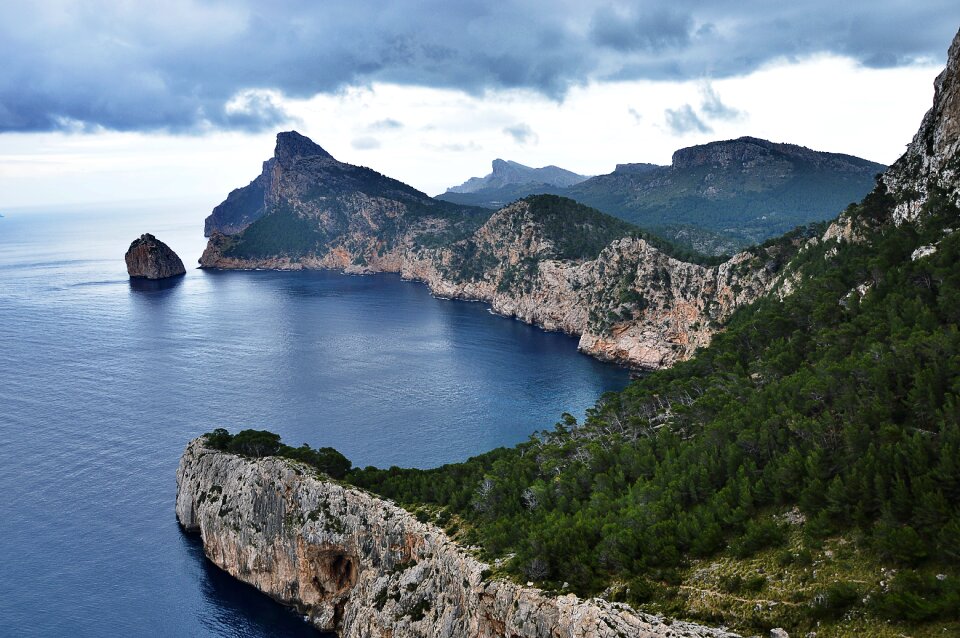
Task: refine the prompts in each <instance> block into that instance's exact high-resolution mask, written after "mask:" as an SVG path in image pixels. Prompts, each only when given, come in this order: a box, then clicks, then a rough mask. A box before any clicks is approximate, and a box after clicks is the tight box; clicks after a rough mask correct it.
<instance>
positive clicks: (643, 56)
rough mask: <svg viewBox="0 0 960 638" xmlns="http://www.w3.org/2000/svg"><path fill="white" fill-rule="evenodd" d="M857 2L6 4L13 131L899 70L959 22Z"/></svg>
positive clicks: (3, 45)
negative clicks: (820, 66)
mask: <svg viewBox="0 0 960 638" xmlns="http://www.w3.org/2000/svg"><path fill="white" fill-rule="evenodd" d="M848 4H849V5H850V6H846V5H844V4H842V3H836V2H827V1H826V0H809V1H807V2H794V3H770V2H766V1H765V0H745V1H737V2H734V1H733V0H718V1H717V2H712V3H702V2H698V1H695V0H671V1H670V2H666V1H663V0H657V1H654V2H646V3H644V8H643V9H642V10H636V9H632V8H630V6H627V5H620V4H616V3H610V2H584V1H582V0H581V1H576V2H574V1H572V0H555V1H551V2H529V1H524V0H504V1H503V2H496V3H493V2H489V1H488V0H462V1H460V2H446V1H443V2H441V1H439V0H426V1H421V2H411V1H398V2H392V3H382V2H374V1H372V0H350V1H349V2H348V1H345V0H331V1H329V2H323V3H317V2H314V1H312V0H278V1H277V2H272V3H262V2H255V1H254V0H238V1H231V2H227V1H225V0H165V1H163V2H159V1H154V0H146V1H143V2H132V3H116V2H107V1H101V2H98V1H96V0H86V1H82V0H56V1H50V2H42V3H30V2H21V3H13V2H9V3H2V5H0V57H2V59H3V60H4V64H3V65H2V67H0V132H2V131H50V130H89V129H100V128H105V129H113V130H164V131H169V132H173V133H202V132H204V131H208V130H211V129H239V130H247V131H257V130H265V129H271V128H275V127H277V126H279V125H281V124H283V123H285V122H289V121H290V117H289V114H287V113H286V112H285V111H284V110H283V107H282V98H284V97H287V98H308V97H310V96H313V95H316V94H318V93H329V92H335V91H338V90H341V89H343V88H344V87H348V86H363V85H367V84H370V83H372V82H391V83H397V84H403V85H415V86H428V87H442V88H454V89H459V90H463V91H466V92H469V93H471V94H482V93H483V92H484V91H487V90H495V89H509V88H524V89H531V90H534V91H537V92H539V93H541V94H543V95H546V96H549V97H551V98H554V99H562V98H563V96H564V95H565V93H566V92H567V91H568V90H569V89H570V88H571V87H573V86H578V85H583V84H585V83H587V82H591V81H592V82H603V81H608V80H623V79H654V80H658V79H659V80H688V79H698V78H704V77H712V78H722V77H729V76H736V75H742V74H746V73H749V72H751V71H753V70H755V69H757V68H758V67H760V66H761V65H763V64H765V63H768V62H770V61H772V60H776V59H787V60H790V59H797V58H800V57H803V56H806V55H812V54H817V53H831V54H838V55H843V56H848V57H850V58H852V59H854V60H856V61H857V62H858V63H860V64H861V65H865V66H870V67H889V66H899V65H906V64H911V63H915V62H917V61H927V60H937V61H942V60H943V59H944V55H945V51H946V47H947V44H948V43H949V41H950V39H951V37H952V36H953V34H954V32H955V31H956V29H957V27H958V26H960V5H958V4H957V3H956V0H929V1H926V2H919V3H909V4H905V3H903V2H899V1H898V0H876V1H875V2H871V3H848ZM631 6H632V5H631ZM721 106H722V105H721ZM719 113H720V112H719V111H718V115H719ZM684 115H685V114H682V113H681V114H680V117H683V116H684Z"/></svg>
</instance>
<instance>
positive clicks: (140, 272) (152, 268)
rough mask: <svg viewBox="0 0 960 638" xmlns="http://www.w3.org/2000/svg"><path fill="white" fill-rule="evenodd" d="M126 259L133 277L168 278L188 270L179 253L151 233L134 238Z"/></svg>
mask: <svg viewBox="0 0 960 638" xmlns="http://www.w3.org/2000/svg"><path fill="white" fill-rule="evenodd" d="M124 259H125V260H126V262H127V274H129V275H130V276H131V277H139V278H144V279H166V278H167V277H177V276H179V275H184V274H186V272H187V271H186V269H185V268H184V267H183V262H182V261H181V260H180V257H178V256H177V253H175V252H173V249H172V248H170V247H169V246H167V245H166V244H165V243H163V242H162V241H160V240H159V239H157V238H156V237H154V236H153V235H151V234H150V233H145V234H143V235H140V237H139V239H135V240H133V243H131V244H130V248H129V249H127V254H126V255H124Z"/></svg>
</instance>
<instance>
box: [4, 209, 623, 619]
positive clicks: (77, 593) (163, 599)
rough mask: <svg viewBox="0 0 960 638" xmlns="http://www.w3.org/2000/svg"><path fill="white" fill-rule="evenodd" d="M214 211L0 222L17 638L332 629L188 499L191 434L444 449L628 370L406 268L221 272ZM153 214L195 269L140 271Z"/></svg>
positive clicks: (614, 381) (586, 396)
mask: <svg viewBox="0 0 960 638" xmlns="http://www.w3.org/2000/svg"><path fill="white" fill-rule="evenodd" d="M205 213H206V211H204V210H201V209H199V208H197V207H189V206H187V207H177V206H170V205H164V204H137V205H130V206H127V207H125V208H124V209H123V210H117V209H116V208H115V207H105V206H99V207H86V208H76V209H72V210H58V211H48V212H37V211H19V212H18V211H4V214H5V215H6V217H4V218H2V219H0V437H2V438H0V635H3V636H317V634H316V633H315V632H313V631H312V630H311V629H310V628H309V627H308V626H307V625H306V624H305V623H303V622H302V620H301V619H300V618H299V617H297V616H296V615H294V614H293V613H291V612H289V611H287V610H286V609H285V608H283V607H281V606H280V605H278V604H276V603H274V602H273V601H272V600H270V599H268V598H267V597H265V596H263V595H261V594H259V593H258V592H256V591H255V590H253V589H252V588H250V587H247V586H245V585H242V584H239V583H237V582H235V581H233V580H232V579H231V578H230V577H228V576H226V575H225V574H223V573H222V572H220V571H219V570H218V569H217V568H215V567H213V566H212V565H211V564H210V563H209V562H208V561H207V560H206V559H205V558H204V556H203V551H202V548H201V547H200V545H199V541H198V539H197V538H195V537H192V536H189V535H185V534H183V533H182V532H181V531H180V529H179V527H178V525H177V523H176V519H175V516H174V496H175V488H176V482H175V472H176V467H177V462H178V460H179V457H180V454H181V453H182V451H183V448H184V446H185V445H186V443H187V441H188V440H190V439H191V438H193V437H195V436H197V435H199V434H201V433H203V432H207V431H210V430H212V429H213V428H215V427H226V428H228V429H230V430H231V431H237V430H239V429H243V428H251V427H252V428H265V429H270V430H273V431H276V432H279V433H280V434H281V435H282V436H283V438H284V440H285V441H286V442H288V443H291V444H294V445H297V444H300V443H303V442H306V443H310V444H311V445H313V446H315V447H316V446H333V447H336V448H337V449H339V450H340V451H341V452H343V453H344V454H345V455H347V457H348V458H350V459H351V461H353V463H354V465H358V466H366V465H376V466H380V467H387V466H391V465H400V466H414V467H433V466H437V465H441V464H443V463H449V462H454V461H459V460H463V459H466V458H468V457H470V456H472V455H475V454H478V453H481V452H484V451H487V450H490V449H492V448H495V447H498V446H503V445H512V444H514V443H517V442H519V441H523V440H525V439H526V438H527V437H528V436H529V435H530V434H531V433H532V432H534V431H536V430H540V429H544V428H550V427H552V425H553V424H554V423H555V422H556V421H557V420H558V419H559V417H560V415H561V413H562V412H564V411H568V412H571V413H573V414H575V415H582V414H583V412H584V411H585V409H586V408H587V407H589V406H590V405H592V404H593V402H594V401H595V400H596V399H597V398H598V397H599V396H600V395H601V394H602V393H603V392H605V391H608V390H615V389H619V388H622V387H623V386H624V385H625V384H626V382H627V378H628V375H627V373H626V371H624V370H622V369H620V368H617V367H614V366H611V365H607V364H602V363H599V362H597V361H595V360H593V359H591V358H589V357H587V356H585V355H582V354H579V353H577V351H576V340H575V339H573V338H571V337H569V336H565V335H562V334H556V333H547V332H544V331H542V330H539V329H537V328H534V327H531V326H528V325H524V324H522V323H520V322H518V321H514V320H511V319H506V318H503V317H498V316H495V315H493V314H491V313H490V312H489V310H488V308H487V306H486V305H484V304H480V303H469V302H462V301H448V300H440V299H435V298H433V297H431V296H430V294H429V291H428V290H427V288H426V287H425V286H423V285H422V284H419V283H414V282H407V281H403V280H401V279H400V278H399V277H398V276H395V275H374V276H364V277H357V276H345V275H341V274H337V273H332V272H299V273H284V272H265V271H252V272H207V271H201V270H196V269H193V265H194V264H196V260H197V258H198V257H199V255H200V252H201V251H202V249H203V245H204V239H203V237H202V228H203V217H204V215H205ZM144 232H151V233H153V234H155V235H156V236H157V237H159V238H160V239H161V240H163V241H164V242H166V243H167V244H169V245H170V246H171V247H172V248H173V249H174V250H176V251H177V252H178V253H179V254H180V256H181V257H182V258H183V261H184V263H185V264H186V265H187V268H188V272H187V275H186V276H185V277H182V278H179V279H177V280H175V281H172V282H168V283H164V284H160V285H156V284H154V285H150V284H146V283H143V284H137V283H135V282H132V281H130V280H129V279H128V278H127V276H126V270H125V266H124V262H123V254H124V252H125V251H126V249H127V247H128V246H129V244H130V242H131V241H132V240H133V239H135V238H136V237H138V236H139V235H140V234H141V233H144Z"/></svg>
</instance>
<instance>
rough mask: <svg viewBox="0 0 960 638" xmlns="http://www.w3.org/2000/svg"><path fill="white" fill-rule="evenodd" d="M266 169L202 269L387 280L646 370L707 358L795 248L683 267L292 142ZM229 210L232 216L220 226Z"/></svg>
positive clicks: (601, 224) (534, 208)
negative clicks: (719, 335)
mask: <svg viewBox="0 0 960 638" xmlns="http://www.w3.org/2000/svg"><path fill="white" fill-rule="evenodd" d="M265 167H266V169H265V172H264V174H263V175H261V176H260V177H259V178H257V180H260V181H259V182H258V181H257V180H254V183H252V184H251V185H250V186H248V187H246V188H245V189H240V190H238V191H234V192H233V193H231V195H230V197H228V199H227V201H226V202H224V204H221V206H220V207H218V209H217V210H215V211H214V213H213V214H212V215H211V216H210V218H208V220H207V225H208V228H211V227H212V228H214V229H215V230H214V232H213V235H212V236H211V238H210V241H209V243H208V246H207V249H206V250H205V251H204V253H203V256H202V257H201V259H200V263H201V265H202V266H203V267H204V268H225V269H232V268H274V269H302V268H331V269H338V270H344V271H346V272H351V273H370V272H398V273H400V274H401V275H403V276H404V277H405V278H408V279H416V280H420V281H423V282H425V283H426V284H427V285H428V286H430V288H431V290H432V291H433V292H434V294H437V295H439V296H443V297H455V298H462V299H476V300H482V301H486V302H488V303H490V304H491V305H492V306H493V309H494V310H495V311H496V312H498V313H501V314H504V315H507V316H512V317H517V318H519V319H521V320H523V321H526V322H529V323H533V324H536V325H539V326H542V327H544V328H546V329H548V330H562V331H564V332H567V333H570V334H573V335H578V336H580V349H581V350H582V351H584V352H586V353H589V354H592V355H595V356H597V357H600V358H602V359H606V360H612V361H618V362H621V363H624V364H627V365H630V366H634V367H640V368H646V369H655V368H660V367H663V366H668V365H671V364H672V363H674V362H675V361H677V360H681V359H685V358H688V357H690V356H691V355H692V354H693V352H694V351H695V350H696V349H697V348H699V347H702V346H705V345H707V344H708V343H709V341H710V337H711V335H713V334H714V333H715V332H716V330H717V329H718V328H719V327H720V326H721V324H722V323H723V322H724V321H725V320H726V319H727V318H728V317H729V316H730V315H731V314H732V313H733V312H734V311H735V310H736V309H737V308H738V307H740V306H741V305H743V304H745V303H749V302H750V301H752V300H753V299H756V298H757V296H759V295H761V294H763V293H765V292H766V291H767V290H769V289H770V288H771V287H772V286H774V285H775V283H776V280H777V277H778V275H779V268H780V265H781V264H783V263H785V261H786V258H787V257H788V256H789V255H788V254H789V252H790V251H791V250H793V249H794V248H795V247H794V246H792V245H790V244H779V245H772V246H767V247H765V248H763V249H754V250H752V251H749V252H744V253H740V254H738V255H736V256H734V257H733V258H732V259H730V260H729V261H727V262H725V263H723V264H720V265H715V266H703V265H698V264H694V263H687V262H684V261H682V260H680V259H677V258H674V257H671V256H670V255H668V254H667V253H666V252H664V251H663V250H661V249H659V248H657V247H655V246H654V245H652V244H651V243H650V238H649V237H645V236H644V235H643V234H642V233H641V232H640V231H639V230H638V229H636V228H634V227H631V226H630V225H629V224H626V223H624V222H622V221H620V220H618V219H616V218H613V217H610V216H607V215H603V214H602V213H599V212H598V211H595V210H592V209H590V208H588V207H586V206H583V205H580V204H576V203H575V202H573V201H571V200H567V199H564V198H559V197H556V196H534V197H530V198H527V199H524V200H520V201H518V202H516V203H514V204H511V205H510V206H507V207H505V208H503V209H502V210H500V211H497V212H496V213H493V214H492V215H491V213H489V212H484V211H483V210H481V209H474V208H469V207H462V206H457V205H454V204H450V203H448V202H440V201H437V200H433V199H431V198H429V197H427V196H426V195H424V194H423V193H420V192H419V191H416V190H415V189H412V188H410V187H409V186H406V185H404V184H402V183H400V182H397V181H395V180H391V179H389V178H387V177H384V176H382V175H380V174H379V173H376V172H374V171H371V170H370V169H365V168H361V167H355V166H351V165H349V164H344V163H341V162H338V161H337V160H335V159H334V158H332V157H331V156H330V155H329V154H328V153H326V152H325V151H323V149H321V148H320V147H319V146H316V145H313V144H312V142H310V141H309V140H307V139H306V138H303V137H302V136H300V135H297V134H295V133H283V134H281V135H279V136H278V138H277V150H276V156H275V157H274V158H273V159H271V160H269V161H268V162H266V163H265ZM268 173H269V180H268V179H267V178H268ZM245 201H248V202H252V203H250V204H249V206H248V208H246V209H244V208H243V207H242V206H240V204H239V203H240V202H245ZM231 202H234V203H237V207H236V208H235V209H231V210H234V213H236V214H232V215H231V216H225V214H224V212H223V211H224V210H225V209H224V207H225V206H227V205H228V204H230V205H231V206H232V205H233V204H231ZM254 207H259V208H256V210H254ZM244 210H245V211H247V212H246V213H243V214H241V213H242V211H244ZM244 215H246V216H244ZM256 215H259V217H257V219H255V220H254V221H253V222H251V223H249V224H248V225H247V226H246V227H244V228H243V229H242V230H241V231H240V232H237V233H233V234H229V233H222V232H220V231H221V230H230V229H231V228H232V226H230V225H229V224H227V221H226V220H227V219H228V217H229V219H231V220H233V221H232V222H230V224H240V222H239V221H237V220H241V219H248V218H250V217H252V216H256Z"/></svg>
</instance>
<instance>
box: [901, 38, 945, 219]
mask: <svg viewBox="0 0 960 638" xmlns="http://www.w3.org/2000/svg"><path fill="white" fill-rule="evenodd" d="M933 86H934V98H933V106H932V107H931V108H930V110H929V111H927V114H926V115H925V116H924V118H923V121H922V122H921V124H920V129H919V130H918V131H917V134H916V135H915V136H914V138H913V141H912V142H911V143H910V145H909V146H908V147H907V150H906V152H905V153H904V154H903V156H902V157H901V158H900V159H899V160H897V161H896V163H895V164H894V165H893V166H891V167H890V170H888V171H887V172H886V173H885V174H884V176H883V181H884V183H885V184H886V187H887V190H888V191H889V192H890V193H891V194H893V195H894V196H895V197H896V198H897V208H896V212H895V213H894V221H895V222H896V223H898V224H899V223H902V222H903V221H911V220H914V219H916V218H917V216H918V215H919V214H920V211H921V209H922V207H923V204H924V203H925V202H926V201H927V198H928V197H929V196H930V194H931V192H932V191H935V190H936V191H941V192H943V194H944V195H945V196H946V197H947V198H949V199H950V200H951V201H952V202H954V203H957V202H958V201H960V153H958V151H960V32H957V35H956V36H955V37H954V39H953V43H952V44H951V45H950V50H949V51H948V53H947V65H946V68H945V69H944V70H943V72H942V73H940V75H938V76H937V79H936V80H935V81H934V83H933Z"/></svg>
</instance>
